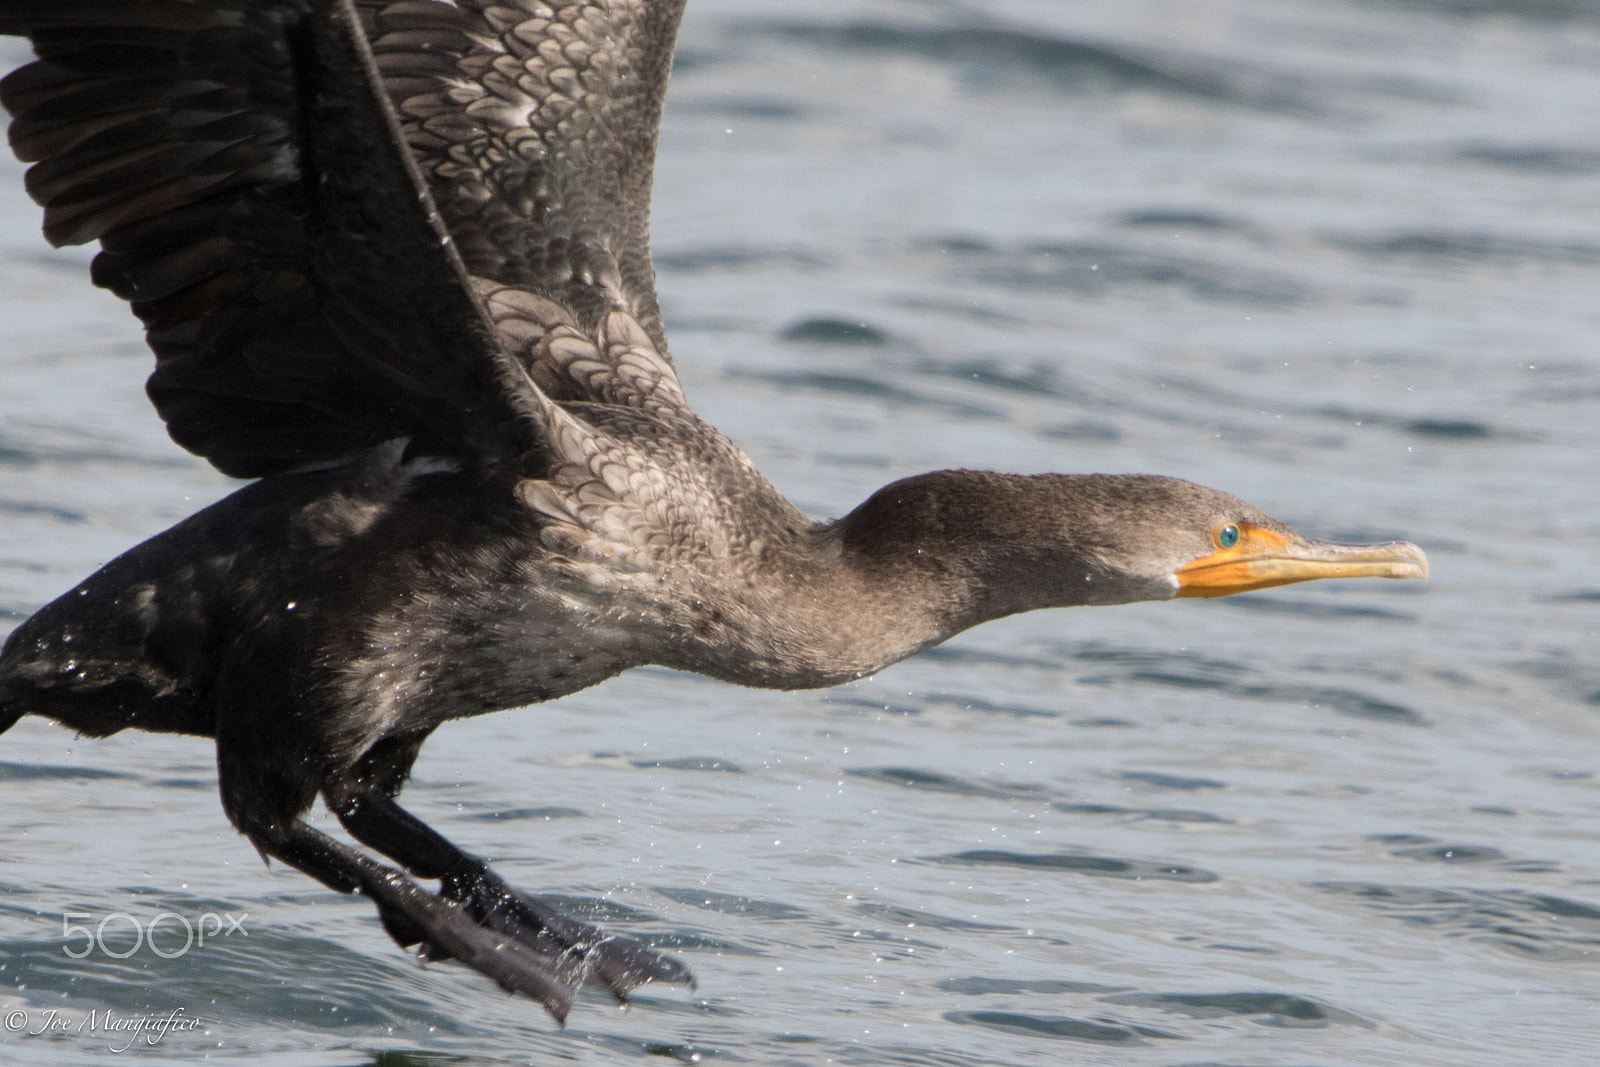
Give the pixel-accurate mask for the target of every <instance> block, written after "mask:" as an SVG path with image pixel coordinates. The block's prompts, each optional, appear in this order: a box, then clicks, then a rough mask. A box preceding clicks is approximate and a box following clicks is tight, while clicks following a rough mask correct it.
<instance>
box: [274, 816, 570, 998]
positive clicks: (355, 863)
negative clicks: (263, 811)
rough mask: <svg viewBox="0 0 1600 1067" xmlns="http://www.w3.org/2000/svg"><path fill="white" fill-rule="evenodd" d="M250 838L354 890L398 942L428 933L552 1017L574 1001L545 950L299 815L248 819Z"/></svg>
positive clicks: (445, 952)
mask: <svg viewBox="0 0 1600 1067" xmlns="http://www.w3.org/2000/svg"><path fill="white" fill-rule="evenodd" d="M246 833H247V834H249V836H250V839H251V840H252V841H253V842H254V843H255V844H256V845H257V847H259V848H260V849H261V850H262V851H263V852H264V853H266V854H267V855H270V856H273V857H275V858H277V859H280V860H282V861H283V862H285V863H288V864H290V865H291V866H293V867H296V868H297V869H299V870H301V871H304V872H305V873H306V874H309V875H310V876H311V877H313V878H315V879H317V881H319V882H321V883H322V884H323V885H326V886H328V887H329V888H330V889H336V890H338V891H339V892H341V893H353V892H357V891H359V892H360V893H362V894H363V895H365V896H367V897H369V898H371V900H372V902H373V903H374V904H376V905H377V907H378V913H379V915H380V916H381V917H382V919H383V925H384V928H385V929H386V930H388V931H389V934H390V936H392V937H393V938H394V939H395V940H396V941H398V942H400V944H402V945H406V944H416V943H417V942H418V941H425V942H426V943H427V944H430V945H433V946H435V949H436V954H437V955H439V956H441V957H447V958H450V959H456V960H460V961H461V962H462V963H465V964H466V965H467V966H469V967H471V968H473V969H474V970H476V971H479V972H481V973H482V974H485V975H487V976H489V977H490V978H493V979H494V980H495V981H496V982H498V983H499V984H500V986H501V987H502V988H504V989H506V990H507V991H509V992H512V993H521V994H523V995H524V996H527V997H530V998H532V999H533V1000H536V1001H538V1002H539V1003H540V1004H543V1005H544V1007H545V1009H546V1010H548V1011H549V1012H550V1014H551V1015H553V1016H555V1017H556V1019H557V1020H560V1021H563V1022H564V1021H565V1020H566V1017H567V1012H568V1011H569V1010H571V1008H572V1000H573V995H574V993H575V991H576V983H574V982H573V981H572V980H571V979H570V977H569V976H568V975H566V974H563V973H562V971H561V968H560V967H559V966H557V965H553V964H552V962H551V960H550V959H549V958H548V957H547V955H546V954H542V953H540V952H538V951H536V950H534V949H531V948H529V947H527V946H526V945H524V944H522V943H520V942H518V941H515V940H510V941H508V940H507V938H506V937H505V936H504V935H502V934H500V933H497V932H495V931H494V930H492V929H489V928H488V927H486V926H484V925H483V924H481V923H480V922H478V921H475V920H474V919H472V918H469V917H468V916H467V915H466V914H463V911H462V909H461V908H460V907H459V906H458V905H457V904H456V903H455V902H453V901H446V900H444V899H442V898H440V897H438V896H435V895H434V894H432V893H429V892H427V891H425V890H423V889H422V888H421V887H419V886H418V885H417V884H416V883H415V882H413V881H412V880H411V879H410V878H408V877H406V876H405V875H404V874H402V873H401V872H399V871H397V870H395V869H394V868H392V867H386V866H384V865H383V864H381V863H378V862H377V861H375V860H373V859H372V858H370V857H368V856H365V855H363V854H361V853H360V852H357V851H356V850H355V849H353V848H350V847H349V846H347V845H344V844H341V843H340V842H339V841H336V840H334V839H333V838H331V837H329V836H328V835H326V834H324V833H322V832H321V831H320V830H317V829H315V828H313V827H311V826H307V825H306V824H305V823H304V822H301V821H300V820H298V819H295V820H292V821H290V822H288V823H280V824H278V825H277V826H274V827H272V828H270V829H268V828H265V827H251V828H249V829H247V830H246Z"/></svg>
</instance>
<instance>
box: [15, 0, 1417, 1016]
mask: <svg viewBox="0 0 1600 1067" xmlns="http://www.w3.org/2000/svg"><path fill="white" fill-rule="evenodd" d="M546 4H548V6H546ZM552 9H553V10H552ZM680 13H681V2H678V0H665V2H648V0H609V2H606V3H601V2H599V0H590V2H587V3H582V2H579V3H561V2H559V0H493V2H491V0H456V2H455V3H454V4H450V3H442V2H438V0H5V4H4V6H0V32H4V33H10V34H21V35H25V36H27V37H29V38H31V39H32V41H33V44H34V48H35V50H36V52H37V54H38V56H39V60H38V62H35V63H33V64H31V65H29V66H25V67H23V68H21V69H20V70H18V71H16V72H15V73H13V74H12V75H10V76H9V77H8V78H6V79H5V81H4V83H3V85H0V99H3V102H4V104H5V107H6V108H7V109H8V110H9V111H10V112H11V113H12V115H13V116H14V119H13V123H12V127H11V138H12V144H13V146H14V148H15V149H16V151H17V154H18V155H19V156H20V157H22V158H23V159H25V160H29V161H33V162H34V163H35V165H34V167H33V168H32V169H31V170H30V171H29V175H28V187H29V191H30V192H31V193H32V194H33V196H34V197H35V199H36V200H38V201H39V203H40V204H41V205H43V207H44V209H45V233H46V235H47V236H48V237H49V238H50V240H51V241H53V242H55V243H57V244H64V243H75V242H85V241H91V240H99V241H100V242H101V246H102V248H103V251H102V252H101V253H100V255H99V256H98V257H97V258H96V260H95V265H94V280H95V281H96V283H98V284H100V285H103V286H106V287H108V288H110V289H112V290H113V291H115V292H117V293H118V294H119V295H121V296H122V297H124V298H125V299H127V300H128V301H129V302H130V304H131V305H132V307H133V310H134V312H135V313H136V314H137V315H138V316H139V317H140V319H141V320H142V321H143V322H144V324H145V327H146V330H147V336H148V339H149V342H150V347H151V348H152V350H153V351H154V352H155V356H156V369H155V372H154V373H153V374H152V375H151V378H150V382H149V394H150V398H151V400H152V401H153V402H154V403H155V406H156V408H157V410H158V411H159V412H160V414H161V417H162V418H163V419H164V420H166V423H167V426H168V429H169V430H170V432H171V434H172V436H173V438H174V439H175V440H176V441H177V442H178V443H179V444H181V445H183V446H184V447H185V448H188V449H190V450H191V451H194V452H196V453H198V454H199V455H201V456H204V457H205V458H206V459H208V460H210V461H211V462H212V463H213V464H215V465H216V466H217V467H218V468H220V469H221V470H223V471H225V472H227V473H229V474H233V475H237V476H240V477H250V478H258V479H259V480H258V481H256V482H254V483H253V484H251V485H248V486H246V487H245V488H243V489H241V490H239V491H238V492H237V493H235V494H233V495H232V496H230V497H228V498H227V499H225V500H223V501H221V502H220V503H218V504H216V505H214V506H212V507H210V508H207V509H206V510H204V511H202V512H200V513H199V514H197V515H195V516H193V517H192V518H190V519H189V520H187V521H185V522H183V523H181V524H179V525H178V526H176V527H174V528H173V529H171V530H168V531H167V532H166V533H164V534H161V535H160V536H158V537H155V538H152V539H151V540H149V541H147V542H145V543H144V544H142V545H140V546H138V547H137V548H134V549H133V550H131V551H130V552H128V553H127V554H126V555H124V556H122V557H120V558H119V559H116V560H114V561H112V562H111V563H110V564H108V565H107V566H106V567H104V568H103V569H102V570H100V571H99V572H98V573H96V574H95V575H93V576H91V577H90V578H88V579H87V580H85V581H84V582H83V583H82V584H81V585H80V586H78V587H77V588H76V589H74V590H72V591H70V592H69V593H67V594H66V595H65V596H63V597H62V598H61V599H59V600H57V601H56V602H55V603H53V604H50V605H48V606H47V607H45V608H43V609H42V610H40V611H39V612H38V613H37V614H36V615H34V616H33V617H32V618H31V619H29V620H28V621H27V622H25V623H23V624H22V625H21V626H20V627H18V628H17V630H16V631H15V632H14V633H13V634H12V635H11V637H10V639H9V640H8V641H7V642H6V645H5V649H4V653H3V655H0V728H4V727H8V726H10V725H11V724H12V723H13V722H15V721H16V720H17V718H18V717H20V716H21V715H23V714H26V713H34V714H39V715H44V716H48V717H50V718H52V719H55V720H56V721H58V722H61V723H63V724H65V725H67V726H69V727H72V728H74V729H76V730H79V731H81V732H83V733H86V734H89V735H91V736H105V735H107V734H111V733H115V732H116V731H118V730H121V729H124V728H126V727H130V726H132V727H138V728H141V729H145V730H157V731H171V732H179V733H190V734H199V735H204V736H211V737H214V738H215V739H216V743H217V761H218V769H219V778H220V785H221V792H222V800H223V805H224V808H225V809H226V811H227V814H228V817H229V818H230V819H231V820H232V821H233V823H234V824H235V825H236V826H237V827H238V828H239V829H240V830H241V831H242V832H243V833H244V834H246V835H247V836H248V837H249V838H250V840H251V841H252V842H253V843H254V844H255V845H256V847H257V848H259V849H260V850H261V851H262V853H263V854H265V855H268V856H272V857H276V858H278V859H281V860H283V861H284V862H286V863H289V864H292V865H293V866H295V867H297V868H299V869H300V870H302V871H305V872H306V873H308V874H310V875H311V876H313V877H314V878H317V879H318V880H320V881H322V882H323V883H324V884H326V885H329V886H332V887H333V888H335V889H339V890H344V891H360V892H362V893H364V894H365V895H367V896H368V897H370V898H371V899H372V900H373V902H374V903H375V904H376V905H377V907H378V910H379V913H380V915H381V917H382V919H383V922H384V925H385V927H386V928H387V929H388V930H389V932H390V933H391V934H392V935H393V936H394V939H395V940H396V941H397V942H398V943H400V944H401V945H403V946H410V945H418V944H420V945H421V951H422V953H423V954H424V955H425V956H426V957H428V958H434V959H439V958H453V959H458V960H460V961H462V962H463V963H466V964H468V965H469V966H472V967H474V968H476V969H478V970H480V971H482V972H483V973H484V974H487V975H489V976H490V977H492V978H494V979H495V980H496V981H498V982H499V983H500V984H501V985H503V986H505V987H506V988H507V989H510V990H514V991H517V992H521V993H525V994H527V995H528V996H531V997H533V998H535V999H537V1000H539V1001H540V1002H541V1003H543V1004H544V1005H545V1006H546V1007H547V1008H548V1009H549V1010H550V1011H551V1012H552V1013H553V1014H555V1015H556V1016H557V1017H558V1018H563V1017H565V1015H566V1012H567V1010H568V1008H569V1007H570V1005H571V1001H572V997H573V994H574V991H575V989H576V987H577V986H578V985H580V984H583V983H585V982H588V983H591V984H595V985H599V986H601V987H603V988H606V989H608V990H610V991H611V992H612V993H613V994H615V995H616V996H617V997H619V998H620V997H622V996H623V995H624V994H625V993H626V992H627V991H628V990H630V989H632V988H634V987H635V986H637V985H639V984H640V983H642V982H647V981H652V980H654V981H668V982H680V981H688V980H689V973H688V971H687V970H686V969H685V968H684V967H683V965H682V964H680V963H678V962H677V961H676V960H673V959H671V958H668V957H666V956H662V955H659V954H657V953H655V952H653V951H651V950H649V949H648V948H645V947H644V946H642V945H638V944H635V943H633V942H629V941H625V940H622V939H617V938H607V937H605V936H604V935H602V934H601V933H600V932H599V931H598V930H595V929H594V928H592V927H589V926H586V925H583V924H580V923H576V922H573V921H571V920H568V919H564V918H562V917H561V916H560V915H558V914H557V913H555V912H554V911H553V910H552V909H551V908H550V907H549V906H547V905H545V904H543V903H541V902H540V901H539V900H537V899H536V898H533V897H529V896H526V895H523V894H521V893H519V892H517V891H516V890H513V889H511V888H510V887H508V886H506V885H505V884H504V883H503V882H501V881H500V880H499V878H497V877H496V876H495V875H494V874H493V873H492V872H490V871H489V870H488V869H487V868H486V867H485V866H484V865H483V864H482V863H481V862H480V861H478V860H475V859H473V858H472V857H470V856H467V855H466V854H464V853H462V852H460V851H459V850H457V849H456V848H455V847H454V846H453V845H451V844H450V843H449V842H447V841H445V840H444V839H443V838H441V837H439V836H438V835H437V834H435V833H434V832H433V831H432V830H430V829H429V828H428V827H426V826H424V825H423V824H421V823H420V822H418V821H417V820H415V819H414V818H413V817H411V816H410V815H408V814H407V813H406V812H405V811H403V810H402V809H401V808H400V807H398V805H397V804H396V803H395V800H394V798H395V796H396V795H397V794H398V793H399V791H400V788H401V785H402V784H403V782H404V780H405V778H406V775H407V774H408V772H409V770H410V768H411V764H412V762H413V760H414V759H415V758H416V755H417V752H418V750H419V748H420V746H421V745H422V743H423V741H424V740H426V738H427V737H428V735H429V733H430V732H431V731H432V730H433V729H434V728H436V727H437V726H439V725H440V724H441V723H444V722H446V721H448V720H450V719H453V718H459V717H462V716H467V715H477V714H482V713H484V712H490V711H497V710H500V709H503V708H509V707H515V706H519V705H523V704H528V703H531V702H535V701H540V700H549V699H552V698H555V697H558V696H562V695H564V694H567V693H571V692H573V691H575V690H578V689H581V688H583V687H585V686H589V685H593V684H594V683H596V682H599V681H602V680H604V679H606V678H608V677H610V676H612V675H614V674H616V673H618V672H620V671H623V670H626V669H628V668H629V667H633V666H637V665H639V664H644V663H659V664H666V665H669V666H672V667H677V668H681V669H685V670H692V671H699V672H702V673H705V674H709V675H712V676H715V677H718V678H723V679H726V680H728V681H731V682H737V683H740V684H744V685H755V686H772V687H805V686H821V685H831V684H834V683H837V682H841V681H845V680H847V679H851V678H859V677H861V676H863V675H867V674H870V673H872V672H873V671H876V670H879V669H880V668H882V667H884V666H886V665H888V664H890V663H893V662H895V661H896V660H898V659H901V658H903V657H905V656H908V655H911V654H913V653H915V652H917V651H919V650H921V649H923V648H926V647H928V646H930V645H933V644H936V643H938V642H940V641H943V640H945V639H946V638H948V637H950V636H951V635H953V634H955V633H957V632H959V631H961V630H963V629H966V628H967V627H970V626H974V625H976V624H978V623H981V622H984V621H986V620H989V619H994V618H998V617H1000V616H1003V615H1007V614H1011V613H1013V612H1018V611H1026V610H1031V609H1034V608H1043V607H1065V606H1071V605H1082V604H1116V603H1124V602H1128V601H1134V600H1154V599H1164V598H1168V597H1172V596H1182V595H1198V596H1212V595H1223V594H1226V593H1231V592H1238V591H1242V590H1244V589H1252V588H1260V587H1263V586H1267V585H1277V584H1283V583H1285V582H1292V581H1303V580H1306V579H1309V578H1319V577H1336V576H1360V575H1383V576H1388V577H1416V576H1422V575H1424V574H1425V572H1426V562H1425V560H1424V558H1423V556H1422V554H1421V552H1420V551H1419V550H1417V549H1416V548H1415V547H1414V546H1412V545H1408V544H1404V543H1394V544H1390V545H1380V546H1335V545H1325V544H1319V543H1315V542H1307V541H1304V540H1302V539H1300V538H1298V537H1297V536H1296V535H1295V534H1294V533H1293V532H1292V531H1290V530H1289V529H1288V528H1287V527H1285V526H1284V525H1282V524H1281V523H1278V522H1276V521H1275V520H1273V519H1271V518H1270V517H1268V516H1266V515H1264V514H1262V513H1261V512H1259V511H1257V510H1256V509H1254V508H1252V507H1250V506H1249V505H1247V504H1244V503H1243V502H1241V501H1239V500H1236V499H1234V498H1233V497H1230V496H1227V495H1225V494H1223V493H1218V492H1215V491H1213V490H1210V489H1205V488H1203V487H1201V486H1197V485H1193V484H1191V483H1188V482H1182V481H1177V480H1174V479H1167V478H1158V477H1152V476H1134V475H1129V476H1107V475H1082V476H1067V475H1037V476H1027V477H1025V476H1017V475H1002V474H988V473H977V472H970V471H942V472H937V473H933V474H927V475H922V476H919V477H916V478H909V479H906V480H904V481H901V482H897V483H895V484H893V485H890V486H887V487H886V488H884V489H882V490H880V491H879V492H878V493H876V494H874V495H873V496H872V497H871V498H870V499H869V500H867V501H866V502H865V503H863V504H862V505H861V506H860V507H859V508H857V509H856V510H855V511H854V512H852V513H851V514H850V515H848V516H846V517H845V518H843V519H841V520H839V521H838V522H835V523H828V524H816V523H812V522H811V521H809V520H808V519H806V518H805V517H804V516H803V515H802V514H801V513H800V512H799V511H798V510H797V509H796V508H795V507H794V506H793V505H791V504H790V503H789V502H788V501H786V500H785V499H784V498H783V496H782V495H781V494H779V493H778V491H777V490H776V489H774V488H773V487H772V486H771V485H770V484H769V483H768V482H767V481H766V480H765V479H764V478H762V477H761V475H760V474H759V473H758V472H757V471H756V470H755V468H754V467H753V466H752V465H751V464H750V461H749V460H748V459H747V458H746V457H745V455H744V454H743V453H742V452H741V451H740V450H739V449H738V448H737V446H735V445H734V444H733V443H732V442H730V441H728V440H727V439H726V438H725V437H723V436H722V435H721V434H719V433H718V432H717V431H716V430H714V429H712V428H711V427H710V426H707V425H706V424H705V423H703V422H701V421H700V420H699V419H698V418H696V417H695V415H694V414H693V412H691V411H690V410H689V408H688V406H687V404H686V402H685V400H684V397H683V394H682V391H681V389H680V387H679V384H678V380H677V377H676V375H675V373H674V371H673V368H672V363H671V361H670V359H669V357H668V353H667V344H666V337H665V335H664V333H663V331H662V326H661V318H660V312H659V309H658V307H657V304H656V298H655V292H654V274H653V270H652V268H651V265H650V257H649V248H648V233H647V230H648V213H649V212H648V206H649V192H650V178H651V168H652V165H653V159H654V153H655V141H656V129H657V124H658V122H659V119H660V113H661V103H662V98H663V94H664V91H665V87H666V77H667V70H668V67H669V65H670V62H671V53H672V42H673V38H674V35H675V33H676V29H677V23H678V18H679V15H680ZM319 795H320V796H321V797H322V798H323V799H324V801H325V802H326V803H327V804H328V806H329V807H330V809H331V810H333V811H334V812H335V813H337V815H338V816H339V818H340V820H341V822H342V823H343V825H344V826H345V828H346V829H347V830H348V831H349V832H350V834H351V835H352V836H353V837H354V838H356V839H357V840H358V841H360V842H361V843H363V844H365V845H367V846H369V847H371V848H373V849H376V850H377V851H379V852H382V853H385V854H387V855H388V856H390V857H392V858H393V859H395V860H396V861H398V862H399V863H400V864H401V866H403V867H404V868H405V869H406V871H408V872H410V875H411V876H414V877H416V878H423V879H438V880H439V882H440V890H439V892H438V893H437V894H434V893H429V892H426V891H424V890H423V889H421V888H420V887H419V886H418V885H417V884H416V883H415V882H414V881H413V880H412V877H408V876H407V875H406V874H403V873H401V872H400V871H398V870H395V869H393V868H390V867H387V866H384V865H382V864H379V863H377V862H376V861H374V860H373V859H371V858H369V857H368V856H367V855H365V854H364V853H362V852H359V851H357V850H355V849H353V848H351V847H349V846H347V845H345V844H343V843H341V842H339V841H338V840H336V839H334V838H332V837H329V836H328V835H325V834H323V833H321V832H320V831H318V830H315V829H313V828H311V827H310V826H308V825H307V824H306V823H305V822H303V821H302V816H303V815H304V814H305V812H306V811H307V809H308V808H309V807H310V806H311V804H312V803H313V802H314V801H315V799H316V798H317V797H318V796H319Z"/></svg>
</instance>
